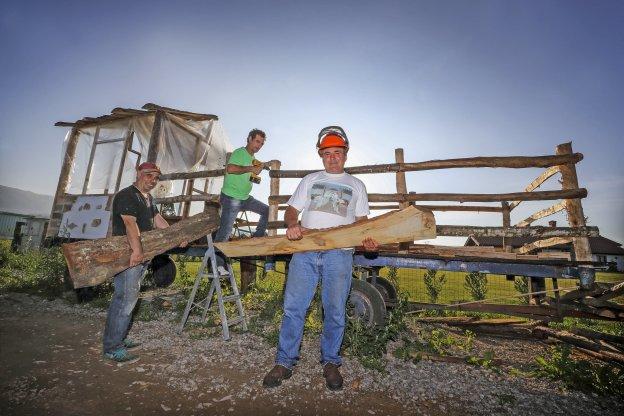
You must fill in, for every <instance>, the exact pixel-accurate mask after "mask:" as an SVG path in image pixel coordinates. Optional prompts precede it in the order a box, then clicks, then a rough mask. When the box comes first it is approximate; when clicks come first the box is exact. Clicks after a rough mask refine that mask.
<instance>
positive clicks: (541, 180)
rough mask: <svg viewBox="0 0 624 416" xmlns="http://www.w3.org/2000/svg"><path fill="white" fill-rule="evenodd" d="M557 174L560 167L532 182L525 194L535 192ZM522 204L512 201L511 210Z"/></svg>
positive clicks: (549, 170)
mask: <svg viewBox="0 0 624 416" xmlns="http://www.w3.org/2000/svg"><path fill="white" fill-rule="evenodd" d="M557 172H559V166H551V167H549V168H548V169H546V170H545V171H544V172H542V174H541V175H539V176H538V177H537V178H535V179H534V180H533V182H531V183H530V184H529V185H528V186H527V187H526V188H524V192H532V191H533V190H535V189H537V188H539V187H540V185H541V184H543V183H544V182H545V181H546V180H547V179H548V178H550V177H551V176H553V175H554V174H556V173H557ZM520 202H522V201H512V202H511V203H510V204H509V209H511V210H513V209H514V208H515V207H517V206H518V204H520Z"/></svg>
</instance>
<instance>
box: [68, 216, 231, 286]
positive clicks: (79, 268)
mask: <svg viewBox="0 0 624 416" xmlns="http://www.w3.org/2000/svg"><path fill="white" fill-rule="evenodd" d="M218 227H219V215H218V212H217V206H216V205H212V206H211V207H210V209H209V210H208V211H207V212H204V213H202V214H198V215H195V216H193V217H189V218H187V219H185V220H182V221H180V222H178V223H176V224H174V225H172V226H170V227H169V228H165V229H158V230H152V231H148V232H145V233H143V234H142V235H141V243H142V245H143V253H144V255H145V261H149V260H151V259H152V258H153V257H154V256H156V255H158V254H162V253H164V252H165V251H167V250H170V249H172V248H174V247H177V246H179V245H180V244H181V243H183V242H191V241H194V240H197V239H199V238H201V237H205V236H206V235H208V234H209V233H211V232H213V231H214V230H216V229H217V228H218ZM130 253H131V250H130V245H129V244H128V239H127V237H126V236H116V237H109V238H102V239H98V240H84V241H79V242H76V243H69V244H63V254H64V255H65V259H66V260H67V267H68V269H69V274H70V277H71V279H72V283H73V285H74V288H76V289H77V288H80V287H86V286H95V285H97V284H100V283H103V282H104V281H106V279H108V278H111V277H113V276H114V275H116V274H117V273H119V272H121V271H123V270H125V269H127V268H128V265H129V263H130Z"/></svg>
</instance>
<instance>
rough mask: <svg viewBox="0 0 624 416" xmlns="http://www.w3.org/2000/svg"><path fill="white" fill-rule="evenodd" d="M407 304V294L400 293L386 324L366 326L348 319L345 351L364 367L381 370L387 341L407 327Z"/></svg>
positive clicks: (394, 338) (394, 337) (392, 339)
mask: <svg viewBox="0 0 624 416" xmlns="http://www.w3.org/2000/svg"><path fill="white" fill-rule="evenodd" d="M407 305H408V303H407V296H406V295H405V294H404V293H400V294H399V295H398V299H397V304H396V306H395V307H394V308H392V310H390V312H389V314H388V318H387V320H386V325H374V326H366V325H365V324H364V323H363V322H362V321H361V320H359V319H353V320H348V321H347V327H346V329H345V334H344V342H343V349H344V351H345V353H346V354H348V355H350V356H352V357H356V358H357V359H358V361H360V363H361V364H362V365H363V366H364V367H366V368H371V369H374V370H377V371H382V370H383V369H384V367H385V361H384V359H383V356H384V354H385V353H386V352H387V347H388V343H389V342H390V341H396V340H397V339H398V338H399V336H400V335H401V334H402V333H403V332H405V330H406V328H407V326H406V324H405V312H406V310H407Z"/></svg>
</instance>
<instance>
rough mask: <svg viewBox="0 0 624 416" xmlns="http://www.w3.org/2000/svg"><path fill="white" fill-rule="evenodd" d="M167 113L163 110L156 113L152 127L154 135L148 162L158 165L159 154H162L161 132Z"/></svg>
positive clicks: (148, 152)
mask: <svg viewBox="0 0 624 416" xmlns="http://www.w3.org/2000/svg"><path fill="white" fill-rule="evenodd" d="M164 118H165V113H164V112H163V111H161V110H158V111H156V114H155V115H154V125H153V126H152V134H151V135H150V141H149V148H148V151H147V162H152V163H156V159H157V158H158V153H159V152H160V132H161V130H162V125H163V122H164Z"/></svg>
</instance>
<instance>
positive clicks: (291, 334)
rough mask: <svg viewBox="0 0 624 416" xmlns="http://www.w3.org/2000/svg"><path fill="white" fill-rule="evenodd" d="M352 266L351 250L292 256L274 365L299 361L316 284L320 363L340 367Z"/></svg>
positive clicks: (290, 366)
mask: <svg viewBox="0 0 624 416" xmlns="http://www.w3.org/2000/svg"><path fill="white" fill-rule="evenodd" d="M352 265H353V251H352V250H340V249H339V250H328V251H308V252H304V253H295V254H293V256H292V259H291V261H290V267H289V270H288V279H287V280H286V290H285V292H284V316H283V318H282V327H281V328H280V334H279V344H278V347H277V357H276V359H275V363H276V364H279V365H282V366H284V367H286V368H290V369H292V367H293V366H294V365H295V364H296V362H297V360H298V359H299V347H300V345H301V338H302V337H303V325H304V322H305V316H306V312H307V310H308V308H309V307H310V303H311V302H312V298H313V297H314V293H315V292H316V286H317V285H318V284H319V281H320V283H321V301H322V303H323V332H322V334H321V363H322V364H323V365H325V364H327V363H333V364H336V365H341V364H342V359H341V358H340V346H341V344H342V337H343V335H344V329H345V320H346V304H347V299H348V296H349V291H350V290H351V278H352V277H351V267H352Z"/></svg>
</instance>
